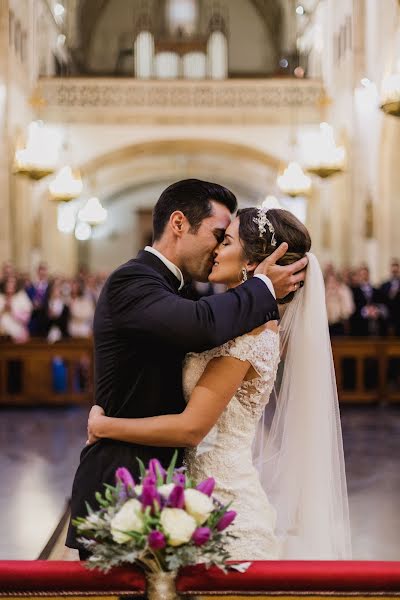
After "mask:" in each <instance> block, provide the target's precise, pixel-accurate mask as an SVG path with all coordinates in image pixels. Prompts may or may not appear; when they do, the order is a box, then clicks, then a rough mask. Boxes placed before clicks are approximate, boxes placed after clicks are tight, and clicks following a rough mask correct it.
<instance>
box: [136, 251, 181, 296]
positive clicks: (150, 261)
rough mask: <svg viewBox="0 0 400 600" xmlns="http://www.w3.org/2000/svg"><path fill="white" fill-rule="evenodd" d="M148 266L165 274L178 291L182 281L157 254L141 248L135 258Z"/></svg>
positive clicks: (165, 277) (164, 276)
mask: <svg viewBox="0 0 400 600" xmlns="http://www.w3.org/2000/svg"><path fill="white" fill-rule="evenodd" d="M134 260H136V261H138V262H140V263H142V264H144V265H147V266H148V267H151V268H152V269H154V270H155V271H157V273H159V274H160V275H162V276H163V278H164V279H166V280H167V281H168V283H169V284H170V285H171V287H172V288H173V289H174V291H175V292H176V293H178V290H179V285H180V282H179V280H178V279H177V278H176V277H175V275H174V274H173V273H172V272H171V271H170V270H169V269H168V267H167V266H166V265H165V264H164V263H163V262H162V260H160V259H159V258H158V257H157V256H156V255H155V254H152V253H151V252H146V250H140V252H139V254H138V255H137V257H136V258H135V259H134Z"/></svg>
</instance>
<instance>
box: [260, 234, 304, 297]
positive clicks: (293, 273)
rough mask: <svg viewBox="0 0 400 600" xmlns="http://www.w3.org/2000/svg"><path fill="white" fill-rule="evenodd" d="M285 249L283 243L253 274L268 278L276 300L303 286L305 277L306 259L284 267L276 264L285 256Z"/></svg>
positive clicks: (286, 247) (286, 246) (285, 246)
mask: <svg viewBox="0 0 400 600" xmlns="http://www.w3.org/2000/svg"><path fill="white" fill-rule="evenodd" d="M287 249H288V245H287V244H286V242H284V243H283V244H281V245H280V246H279V247H278V248H277V249H276V250H275V252H273V253H272V254H271V255H270V256H268V257H267V258H265V259H264V260H263V261H262V262H261V263H260V264H259V265H258V267H257V268H256V270H255V271H254V274H259V275H266V276H267V277H269V279H270V280H271V282H272V285H273V286H274V290H275V294H276V297H277V298H284V297H285V296H287V295H288V294H290V292H295V291H296V290H298V289H299V287H301V286H302V285H303V282H304V279H305V276H306V267H307V263H308V259H307V257H304V258H301V259H300V260H298V261H296V262H295V263H292V264H290V265H286V266H284V267H282V266H280V265H277V264H276V263H277V261H278V260H279V259H280V258H282V256H283V255H284V254H286V252H287Z"/></svg>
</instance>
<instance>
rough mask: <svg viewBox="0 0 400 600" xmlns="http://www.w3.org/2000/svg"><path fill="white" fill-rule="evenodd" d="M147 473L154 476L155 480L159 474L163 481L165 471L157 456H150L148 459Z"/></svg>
mask: <svg viewBox="0 0 400 600" xmlns="http://www.w3.org/2000/svg"><path fill="white" fill-rule="evenodd" d="M149 473H150V474H152V475H153V476H154V477H155V478H156V480H157V477H158V476H159V475H160V476H161V477H162V480H163V483H164V481H165V476H166V474H167V472H166V471H165V469H163V466H162V464H161V463H160V461H159V460H158V459H157V458H152V459H151V460H150V462H149Z"/></svg>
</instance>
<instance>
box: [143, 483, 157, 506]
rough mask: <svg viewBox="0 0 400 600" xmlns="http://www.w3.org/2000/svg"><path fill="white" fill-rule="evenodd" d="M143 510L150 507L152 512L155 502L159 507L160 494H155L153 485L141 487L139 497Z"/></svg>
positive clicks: (155, 490)
mask: <svg viewBox="0 0 400 600" xmlns="http://www.w3.org/2000/svg"><path fill="white" fill-rule="evenodd" d="M140 501H141V503H142V506H143V508H147V507H148V506H150V507H151V509H152V512H154V504H155V503H156V502H157V504H158V506H159V507H160V506H161V498H160V494H159V493H158V492H157V488H156V486H155V485H151V484H146V485H144V486H143V489H142V495H141V497H140Z"/></svg>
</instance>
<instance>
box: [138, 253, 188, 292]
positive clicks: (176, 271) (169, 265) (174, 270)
mask: <svg viewBox="0 0 400 600" xmlns="http://www.w3.org/2000/svg"><path fill="white" fill-rule="evenodd" d="M145 251H146V252H150V253H151V254H154V256H157V258H159V259H160V260H161V262H163V263H164V265H165V266H166V267H167V268H168V269H169V270H170V271H171V273H173V274H174V275H175V277H176V278H177V280H178V281H179V282H180V284H179V288H178V290H181V289H182V288H183V286H184V285H185V281H184V279H183V274H182V271H181V270H180V269H179V268H178V267H177V266H176V265H174V263H172V262H171V261H170V260H168V258H165V256H164V255H163V254H161V252H159V251H158V250H156V249H155V248H153V247H152V246H146V248H145Z"/></svg>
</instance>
